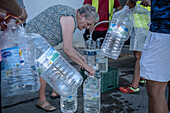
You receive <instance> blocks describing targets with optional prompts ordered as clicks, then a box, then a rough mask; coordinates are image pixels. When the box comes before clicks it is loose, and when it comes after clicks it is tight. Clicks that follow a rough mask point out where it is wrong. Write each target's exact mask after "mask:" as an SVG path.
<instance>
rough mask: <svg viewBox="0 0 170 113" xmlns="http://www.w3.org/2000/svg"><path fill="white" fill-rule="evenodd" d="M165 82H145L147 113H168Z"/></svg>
mask: <svg viewBox="0 0 170 113" xmlns="http://www.w3.org/2000/svg"><path fill="white" fill-rule="evenodd" d="M166 86H167V82H155V81H151V80H146V89H147V93H148V108H149V113H168V106H167V102H166V98H165V90H166Z"/></svg>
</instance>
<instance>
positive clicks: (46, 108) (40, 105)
mask: <svg viewBox="0 0 170 113" xmlns="http://www.w3.org/2000/svg"><path fill="white" fill-rule="evenodd" d="M45 103H48V104H47V105H46V106H44V107H42V106H43V104H45ZM36 107H37V108H40V109H42V110H44V111H46V112H51V111H55V110H56V108H55V107H54V106H52V105H51V104H50V103H49V102H48V101H47V100H43V101H38V102H37V104H36ZM51 107H54V108H55V109H53V110H50V109H51Z"/></svg>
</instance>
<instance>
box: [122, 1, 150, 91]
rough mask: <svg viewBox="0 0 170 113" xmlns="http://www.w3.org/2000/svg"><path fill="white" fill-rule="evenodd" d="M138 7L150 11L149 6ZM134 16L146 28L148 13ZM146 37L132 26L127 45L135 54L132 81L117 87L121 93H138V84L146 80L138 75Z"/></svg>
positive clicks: (136, 23)
mask: <svg viewBox="0 0 170 113" xmlns="http://www.w3.org/2000/svg"><path fill="white" fill-rule="evenodd" d="M140 3H141V1H138V2H137V5H140ZM140 7H141V8H143V10H145V9H146V10H148V11H150V7H149V6H148V7H143V6H142V5H140ZM144 8H145V9H144ZM147 16H148V17H147ZM134 17H139V18H138V19H141V20H139V21H140V22H142V21H144V22H143V23H142V27H144V28H145V29H147V28H148V25H147V24H148V23H149V21H148V22H145V19H144V18H146V20H147V19H148V18H150V17H149V15H143V14H136V13H135V14H134ZM135 21H138V20H135ZM135 26H136V27H139V28H140V27H141V25H138V22H135ZM148 30H149V29H148ZM143 33H145V32H144V31H143ZM138 35H139V36H138ZM146 37H147V34H146V35H145V34H143V35H142V36H141V35H140V34H137V33H135V30H134V28H133V30H132V33H131V36H130V47H129V50H130V51H133V52H134V56H135V60H136V61H135V68H134V74H133V81H132V84H130V85H129V86H127V87H119V90H120V91H121V92H122V93H133V94H134V93H138V92H139V91H140V88H139V84H140V85H142V86H143V85H144V83H145V82H146V80H145V79H143V78H142V77H140V59H141V56H142V51H143V45H144V43H145V40H146Z"/></svg>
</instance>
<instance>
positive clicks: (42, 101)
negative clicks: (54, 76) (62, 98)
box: [37, 77, 56, 111]
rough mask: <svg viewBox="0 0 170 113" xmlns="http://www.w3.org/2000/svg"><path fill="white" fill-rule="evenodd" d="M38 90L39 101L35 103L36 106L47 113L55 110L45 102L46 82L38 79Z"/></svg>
mask: <svg viewBox="0 0 170 113" xmlns="http://www.w3.org/2000/svg"><path fill="white" fill-rule="evenodd" d="M40 83H41V86H40V89H39V100H38V102H37V106H38V107H40V108H42V109H44V110H47V111H53V110H55V109H56V108H55V107H54V106H52V105H51V104H50V103H49V102H48V101H47V100H46V95H45V89H46V84H47V83H46V81H45V80H44V79H43V78H41V77H40Z"/></svg>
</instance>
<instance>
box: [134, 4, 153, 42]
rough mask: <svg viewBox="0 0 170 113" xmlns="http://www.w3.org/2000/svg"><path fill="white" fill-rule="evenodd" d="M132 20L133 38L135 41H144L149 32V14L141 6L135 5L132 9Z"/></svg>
mask: <svg viewBox="0 0 170 113" xmlns="http://www.w3.org/2000/svg"><path fill="white" fill-rule="evenodd" d="M133 18H134V19H133V20H134V21H133V24H134V30H135V37H136V38H137V39H142V38H143V39H145V38H146V36H147V34H148V32H149V26H148V23H149V22H150V12H149V11H148V10H147V9H145V8H142V7H141V5H137V6H136V7H135V8H134V9H133Z"/></svg>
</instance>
